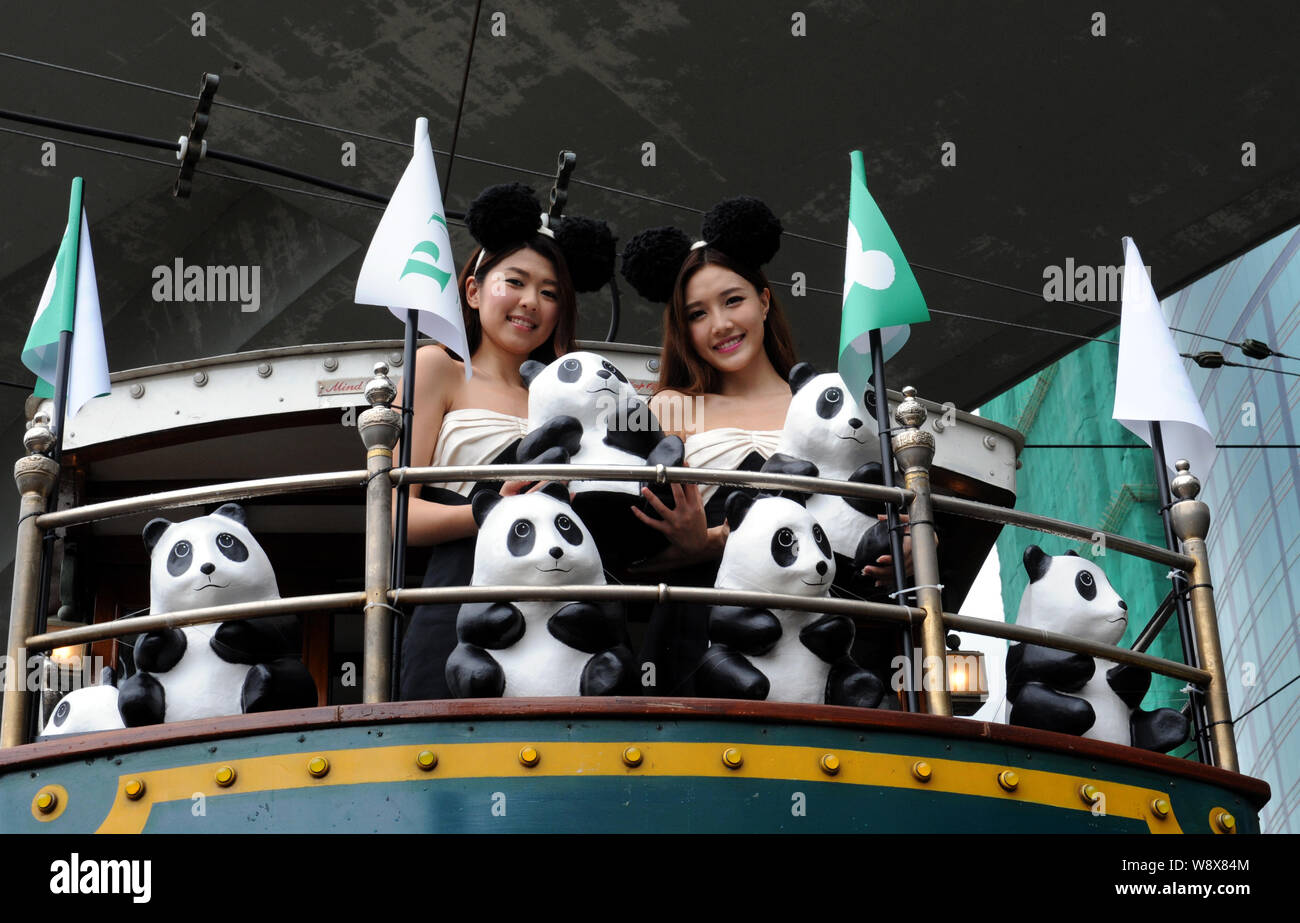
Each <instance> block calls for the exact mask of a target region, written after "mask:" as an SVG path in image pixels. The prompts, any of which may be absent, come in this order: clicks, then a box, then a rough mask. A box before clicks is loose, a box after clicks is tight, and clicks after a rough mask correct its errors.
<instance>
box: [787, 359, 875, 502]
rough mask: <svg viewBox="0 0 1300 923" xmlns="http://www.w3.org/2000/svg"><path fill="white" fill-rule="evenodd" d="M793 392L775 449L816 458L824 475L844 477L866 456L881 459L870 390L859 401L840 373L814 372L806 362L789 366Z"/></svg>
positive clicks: (869, 459) (797, 455) (864, 460)
mask: <svg viewBox="0 0 1300 923" xmlns="http://www.w3.org/2000/svg"><path fill="white" fill-rule="evenodd" d="M790 389H791V390H792V391H793V392H794V396H793V397H792V398H791V400H790V409H789V411H787V413H786V416H785V429H783V430H782V431H781V442H780V445H778V446H777V451H778V452H780V453H782V454H785V455H789V456H791V457H793V458H802V459H808V460H811V461H815V462H816V463H817V468H818V470H819V471H820V472H821V474H822V476H823V477H832V478H843V477H847V476H848V475H849V474H851V473H853V472H854V471H855V470H857V468H859V467H860V466H862V465H864V464H866V463H867V462H870V461H877V462H878V461H880V439H879V438H878V435H877V429H876V410H875V405H874V392H871V391H868V392H867V396H868V400H869V404H868V406H866V407H864V406H863V405H862V404H861V403H859V402H858V401H857V400H856V399H855V398H854V396H853V395H852V394H850V393H849V389H848V388H847V387H846V386H845V384H844V379H842V378H841V377H840V376H839V375H838V374H836V373H834V372H828V373H823V374H818V372H817V370H816V369H815V368H813V367H812V366H811V365H809V364H808V363H807V362H800V363H799V364H798V365H796V366H795V367H794V368H792V369H791V370H790Z"/></svg>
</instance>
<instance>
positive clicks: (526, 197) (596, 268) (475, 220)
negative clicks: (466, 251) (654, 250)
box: [465, 183, 614, 292]
mask: <svg viewBox="0 0 1300 923" xmlns="http://www.w3.org/2000/svg"><path fill="white" fill-rule="evenodd" d="M465 225H466V227H468V228H469V233H470V235H471V236H472V237H473V238H474V240H475V242H477V243H478V245H479V248H480V250H479V255H478V259H477V260H476V261H475V263H474V273H475V274H476V275H477V274H478V271H479V268H480V267H482V265H483V260H484V258H485V257H486V256H487V254H489V253H500V252H501V251H502V250H507V249H509V248H511V247H514V246H517V245H519V244H522V243H526V242H527V241H529V240H532V238H534V237H536V236H537V235H538V234H542V235H545V236H546V237H549V238H551V239H552V240H554V241H555V243H556V245H557V246H558V247H559V248H560V252H561V253H563V254H564V262H565V265H566V266H568V269H569V277H570V278H571V279H572V280H573V287H574V289H575V290H576V291H579V292H594V291H596V290H597V289H599V288H601V287H603V286H604V285H605V283H606V282H608V281H609V280H610V279H611V278H613V276H614V234H613V232H612V231H610V229H609V225H607V224H606V223H605V222H603V221H596V220H594V219H592V218H582V217H579V216H576V215H567V216H565V217H562V218H558V219H554V220H553V219H552V218H551V216H550V215H548V214H547V213H546V212H545V211H543V210H542V206H541V203H540V202H539V201H538V200H537V195H536V194H535V193H534V192H533V190H532V189H530V188H529V187H528V186H525V185H524V184H523V183H505V184H502V185H499V186H489V187H488V188H486V189H484V190H483V191H482V192H480V193H479V194H478V196H476V197H475V199H474V201H473V202H471V203H470V206H469V210H468V211H467V212H466V213H465Z"/></svg>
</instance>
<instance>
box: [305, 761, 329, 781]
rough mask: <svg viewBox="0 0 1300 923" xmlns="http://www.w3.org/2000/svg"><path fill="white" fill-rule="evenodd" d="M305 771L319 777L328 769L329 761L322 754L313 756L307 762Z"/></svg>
mask: <svg viewBox="0 0 1300 923" xmlns="http://www.w3.org/2000/svg"><path fill="white" fill-rule="evenodd" d="M307 771H308V772H309V773H311V774H312V775H313V776H315V777H316V778H318V779H319V778H320V777H321V776H323V775H325V774H326V773H327V772H329V771H330V761H329V760H327V759H325V757H323V756H313V757H312V758H311V762H310V763H308V764H307Z"/></svg>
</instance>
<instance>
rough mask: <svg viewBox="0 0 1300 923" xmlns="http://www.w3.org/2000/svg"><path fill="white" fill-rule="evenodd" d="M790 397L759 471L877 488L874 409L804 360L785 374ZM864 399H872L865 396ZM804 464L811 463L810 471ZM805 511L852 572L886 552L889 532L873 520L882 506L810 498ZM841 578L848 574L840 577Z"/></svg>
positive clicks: (837, 378)
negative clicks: (775, 442) (778, 438)
mask: <svg viewBox="0 0 1300 923" xmlns="http://www.w3.org/2000/svg"><path fill="white" fill-rule="evenodd" d="M789 377H790V389H791V390H792V391H793V392H794V396H793V398H792V399H791V401H790V409H789V411H788V412H787V413H786V417H785V428H784V429H783V430H782V431H781V441H780V442H779V443H778V445H777V450H776V453H775V454H774V455H773V456H772V457H771V458H770V459H768V461H767V463H766V464H765V465H764V466H763V470H764V471H768V472H772V471H775V472H780V473H783V474H811V475H814V476H816V475H817V474H818V473H820V476H821V477H825V478H836V479H838V480H842V481H856V482H860V483H865V484H880V483H882V481H883V479H882V476H881V467H880V440H879V436H878V430H877V429H876V417H875V408H874V406H870V407H863V406H862V404H860V403H858V401H857V400H856V399H854V397H853V395H852V394H850V393H849V390H848V388H847V387H846V386H845V384H844V379H842V378H840V376H839V375H837V374H835V373H824V374H818V373H817V370H816V369H815V368H813V367H812V366H811V365H810V364H808V363H807V362H801V363H799V364H798V365H796V366H795V367H794V368H793V369H791V370H790V376H789ZM868 397H869V398H872V397H874V394H873V393H872V392H868ZM809 465H815V469H812V470H810V469H809V468H808V466H809ZM806 505H807V508H808V512H809V513H810V514H812V517H813V518H814V519H816V520H817V522H818V523H820V524H821V526H822V527H823V528H824V529H825V530H826V535H827V536H828V537H829V538H830V542H831V548H832V549H833V550H834V552H835V554H836V555H837V556H839V557H840V558H841V560H840V562H839V563H840V566H841V568H845V567H848V566H850V562H851V568H852V570H851V572H852V573H853V574H860V573H861V572H862V568H864V567H866V566H867V565H870V564H875V563H876V559H877V558H879V557H880V556H881V555H883V554H889V553H890V548H889V532H888V529H887V527H886V526H885V524H884V523H883V522H882V521H881V520H879V519H877V518H876V516H877V514H879V513H884V512H885V505H884V504H883V503H879V502H877V501H874V500H862V499H858V498H855V497H837V496H833V495H831V494H814V495H812V496H810V497H809V498H808V499H807V501H806ZM841 576H842V578H843V577H846V576H848V575H847V574H843V575H841Z"/></svg>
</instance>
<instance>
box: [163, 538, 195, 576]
mask: <svg viewBox="0 0 1300 923" xmlns="http://www.w3.org/2000/svg"><path fill="white" fill-rule="evenodd" d="M192 563H194V548H193V546H191V545H190V543H189V542H177V543H176V544H175V545H172V550H171V551H169V552H167V573H169V574H171V575H172V576H173V577H179V576H180V575H181V574H183V573H185V572H186V571H187V570H189V569H190V565H191V564H192Z"/></svg>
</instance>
